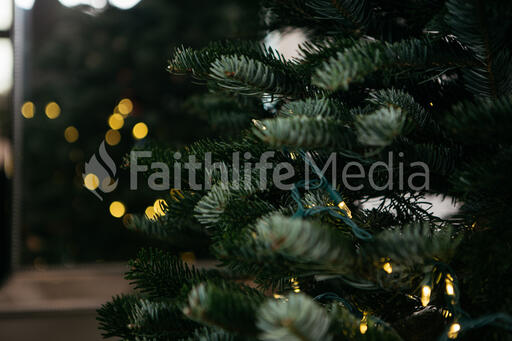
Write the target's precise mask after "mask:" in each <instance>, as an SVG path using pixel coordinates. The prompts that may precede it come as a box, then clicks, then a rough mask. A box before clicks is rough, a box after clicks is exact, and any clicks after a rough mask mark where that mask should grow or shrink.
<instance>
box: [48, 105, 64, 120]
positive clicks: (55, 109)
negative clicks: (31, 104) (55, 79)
mask: <svg viewBox="0 0 512 341" xmlns="http://www.w3.org/2000/svg"><path fill="white" fill-rule="evenodd" d="M60 111H61V110H60V106H59V105H58V104H57V103H55V102H50V103H48V104H47V105H46V108H45V109H44V112H45V114H46V116H48V118H49V119H51V120H53V119H56V118H57V117H59V115H60Z"/></svg>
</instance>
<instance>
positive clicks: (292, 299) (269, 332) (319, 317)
mask: <svg viewBox="0 0 512 341" xmlns="http://www.w3.org/2000/svg"><path fill="white" fill-rule="evenodd" d="M257 324H258V328H259V329H260V330H261V331H262V332H263V333H262V335H261V336H260V338H261V339H262V340H269V341H270V340H275V341H281V340H288V341H317V340H325V341H328V340H332V336H331V335H329V326H330V324H331V319H330V318H329V315H328V314H327V313H326V312H325V310H324V309H322V308H321V307H320V306H319V305H317V304H316V303H315V302H313V301H312V300H311V299H310V298H308V297H307V296H305V295H302V294H298V295H290V296H288V299H287V301H285V302H283V301H280V300H270V299H269V300H267V302H265V304H263V305H262V306H261V308H260V309H259V312H258V322H257Z"/></svg>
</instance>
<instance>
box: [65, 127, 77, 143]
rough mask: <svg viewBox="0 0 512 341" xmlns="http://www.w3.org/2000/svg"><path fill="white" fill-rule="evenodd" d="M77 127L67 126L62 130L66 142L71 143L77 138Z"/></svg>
mask: <svg viewBox="0 0 512 341" xmlns="http://www.w3.org/2000/svg"><path fill="white" fill-rule="evenodd" d="M78 136H79V134H78V129H76V128H75V127H73V126H69V127H67V128H66V129H65V130H64V138H65V139H66V141H67V142H69V143H73V142H76V141H77V140H78Z"/></svg>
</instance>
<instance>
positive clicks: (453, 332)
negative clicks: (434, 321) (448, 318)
mask: <svg viewBox="0 0 512 341" xmlns="http://www.w3.org/2000/svg"><path fill="white" fill-rule="evenodd" d="M460 329H461V326H460V324H459V323H457V322H454V323H452V325H451V326H450V329H448V338H449V339H455V338H457V336H458V335H459V332H460Z"/></svg>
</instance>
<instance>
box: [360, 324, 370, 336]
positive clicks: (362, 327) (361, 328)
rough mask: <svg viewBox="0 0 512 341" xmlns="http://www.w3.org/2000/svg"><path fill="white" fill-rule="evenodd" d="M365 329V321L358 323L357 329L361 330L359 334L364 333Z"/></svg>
mask: <svg viewBox="0 0 512 341" xmlns="http://www.w3.org/2000/svg"><path fill="white" fill-rule="evenodd" d="M367 330H368V325H367V324H366V322H361V323H360V324H359V331H360V332H361V334H365V333H366V331H367Z"/></svg>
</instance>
